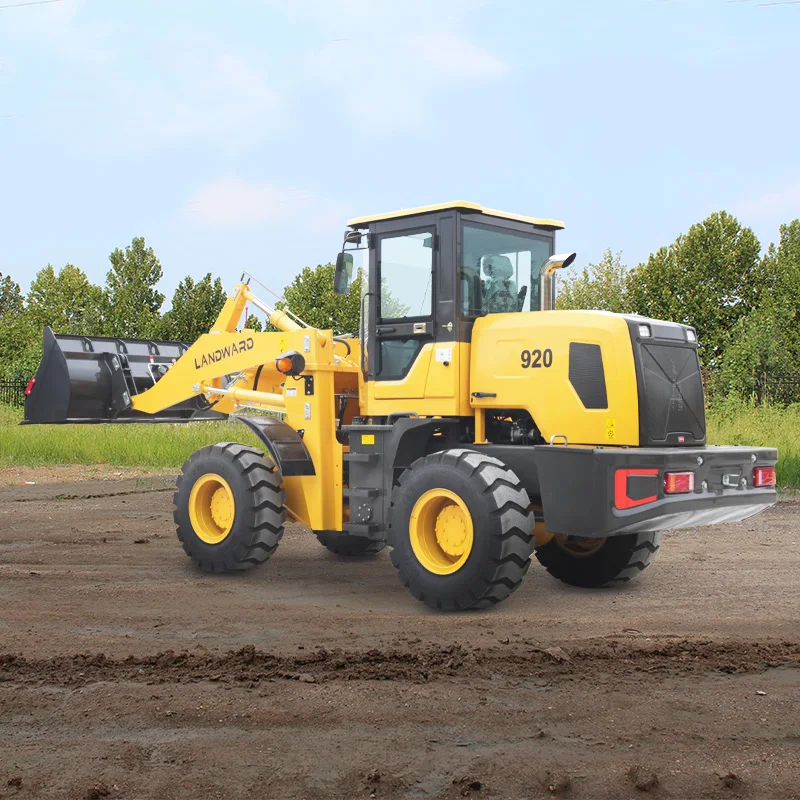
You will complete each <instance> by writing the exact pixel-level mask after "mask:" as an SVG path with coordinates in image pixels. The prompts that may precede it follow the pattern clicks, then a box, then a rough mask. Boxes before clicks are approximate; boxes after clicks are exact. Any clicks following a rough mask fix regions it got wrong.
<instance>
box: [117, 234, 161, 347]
mask: <svg viewBox="0 0 800 800" xmlns="http://www.w3.org/2000/svg"><path fill="white" fill-rule="evenodd" d="M108 259H109V261H110V262H111V269H110V270H109V271H108V274H107V275H106V285H105V326H104V327H105V333H106V335H107V336H120V337H134V338H150V337H153V336H157V335H158V330H159V325H160V322H161V318H160V316H159V310H160V309H161V305H162V304H163V302H164V295H163V294H161V292H159V291H158V289H157V288H156V286H157V285H158V282H159V281H160V280H161V277H162V275H163V272H162V269H161V262H160V261H159V260H158V259H157V258H156V254H155V253H154V252H153V248H152V247H147V244H146V243H145V240H144V238H143V237H136V238H134V239H133V240H132V241H131V243H130V245H128V247H126V248H125V250H120V249H119V248H117V249H116V250H114V252H113V253H111V255H110V256H109V257H108Z"/></svg>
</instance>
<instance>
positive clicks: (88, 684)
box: [0, 468, 800, 800]
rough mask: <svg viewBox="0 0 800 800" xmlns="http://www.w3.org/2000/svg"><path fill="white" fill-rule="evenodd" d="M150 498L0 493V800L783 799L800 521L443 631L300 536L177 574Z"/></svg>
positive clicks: (687, 551) (768, 526)
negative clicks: (216, 568) (232, 562)
mask: <svg viewBox="0 0 800 800" xmlns="http://www.w3.org/2000/svg"><path fill="white" fill-rule="evenodd" d="M87 478H89V479H87ZM57 479H60V481H59V482H58V483H54V481H56V480H57ZM171 480H172V479H171V478H170V477H169V476H150V477H143V476H141V475H138V474H134V475H131V473H130V472H128V473H127V474H125V473H123V474H122V475H116V474H114V471H111V470H106V471H104V472H102V473H97V472H94V473H89V474H85V473H81V471H80V470H79V469H75V468H73V469H71V470H70V471H69V472H65V473H62V474H59V472H58V471H55V470H52V469H51V470H46V471H36V470H27V471H24V474H23V472H18V473H14V472H13V471H5V472H4V473H3V474H2V475H0V798H3V799H4V798H10V797H13V798H76V799H79V800H82V799H83V798H92V799H93V800H99V798H105V797H108V798H159V799H163V800H170V799H171V798H192V800H198V799H199V798H202V799H204V798H245V797H246V798H251V797H252V798H373V797H375V798H395V797H398V798H399V797H409V798H458V797H473V798H538V797H553V796H559V797H560V796H564V797H572V798H601V797H611V798H630V797H646V796H651V797H670V798H697V797H714V798H727V797H730V798H791V797H794V798H800V580H799V578H800V505H799V504H796V503H782V504H780V505H779V506H778V507H777V508H776V509H773V510H772V511H770V512H768V513H767V514H764V515H762V516H761V517H758V518H755V519H753V520H750V521H748V522H745V523H741V524H738V525H725V526H720V527H717V528H705V529H697V530H686V531H679V532H675V533H671V534H668V535H667V536H666V538H665V542H664V546H663V547H662V549H661V551H660V553H659V556H658V558H657V559H656V561H655V564H654V565H653V566H652V567H651V568H650V569H648V570H647V572H646V573H645V574H644V575H643V577H642V579H641V580H640V581H639V582H638V583H636V584H631V585H629V586H626V587H624V588H620V589H614V590H609V591H588V590H580V589H575V588H571V587H568V586H565V585H562V584H560V583H558V582H557V581H555V580H554V579H552V578H550V577H549V576H548V575H547V574H546V573H545V571H544V570H543V569H542V568H540V567H538V565H534V567H533V568H532V569H531V571H530V572H529V573H528V576H527V578H526V580H525V583H524V584H523V587H522V588H521V589H520V590H519V591H518V592H517V593H516V594H515V595H514V596H513V597H512V598H511V599H510V600H509V601H507V602H506V603H504V604H502V605H500V606H499V607H497V608H495V609H493V610H490V611H487V612H477V613H467V614H459V615H443V614H437V613H434V612H432V611H429V610H428V609H426V607H425V606H423V605H421V604H418V603H417V602H416V601H414V600H413V598H412V597H411V596H410V595H409V594H408V593H407V592H406V590H405V589H404V588H403V587H402V586H401V585H400V583H399V581H398V580H397V578H396V577H395V574H394V570H393V569H392V567H391V564H390V563H389V559H388V556H386V554H385V553H384V554H381V555H380V556H378V557H374V558H371V559H368V560H356V559H341V558H337V557H335V556H333V555H330V554H329V553H328V552H327V551H325V550H324V549H323V548H321V547H320V546H319V545H318V544H317V542H316V539H315V538H314V537H313V536H312V535H311V534H309V533H308V531H306V530H304V529H302V528H301V527H299V526H297V525H291V526H289V528H288V529H287V534H286V537H285V539H284V541H283V542H282V544H281V546H280V548H279V549H278V551H277V553H276V556H275V557H274V559H273V560H272V561H271V562H269V563H268V564H266V565H264V566H263V567H261V568H260V569H258V570H256V571H253V572H250V573H247V574H244V575H237V576H223V577H220V576H205V575H201V574H198V573H197V572H195V571H193V569H192V568H191V566H190V563H189V560H188V558H186V556H185V555H184V554H183V552H182V550H181V549H180V547H179V546H178V543H177V541H176V539H175V535H174V531H173V526H172V521H171Z"/></svg>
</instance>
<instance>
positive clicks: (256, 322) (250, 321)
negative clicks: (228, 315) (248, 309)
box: [244, 314, 264, 331]
mask: <svg viewBox="0 0 800 800" xmlns="http://www.w3.org/2000/svg"><path fill="white" fill-rule="evenodd" d="M244 327H245V328H249V329H250V330H251V331H263V330H264V326H263V325H262V324H261V320H260V319H259V318H258V317H257V316H256V315H255V314H248V315H247V320H246V321H245V323H244Z"/></svg>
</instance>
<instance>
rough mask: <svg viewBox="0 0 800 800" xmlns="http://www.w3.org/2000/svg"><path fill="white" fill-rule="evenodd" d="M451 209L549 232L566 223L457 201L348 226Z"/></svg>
mask: <svg viewBox="0 0 800 800" xmlns="http://www.w3.org/2000/svg"><path fill="white" fill-rule="evenodd" d="M450 209H459V210H461V211H468V212H470V213H473V214H486V215H487V216H490V217H502V218H504V219H513V220H516V221H518V222H528V223H530V224H531V225H536V226H537V227H538V228H545V229H547V230H560V229H561V228H563V227H564V223H563V222H559V221H558V220H556V219H540V218H539V217H525V216H523V215H522V214H510V213H508V212H507V211H498V210H497V209H494V208H484V207H483V206H479V205H478V204H477V203H469V202H467V201H466V200H456V201H454V202H452V203H437V204H435V205H432V206H419V207H418V208H403V209H401V210H400V211H392V212H390V213H388V214H370V215H369V216H366V217H355V218H354V219H351V220H350V221H349V222H348V223H347V225H348V227H350V228H366V227H367V226H368V225H369V223H370V222H379V221H380V220H386V219H400V218H401V217H413V216H415V215H417V214H429V213H431V212H432V211H448V210H450Z"/></svg>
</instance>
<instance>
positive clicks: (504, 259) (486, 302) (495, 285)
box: [481, 255, 519, 314]
mask: <svg viewBox="0 0 800 800" xmlns="http://www.w3.org/2000/svg"><path fill="white" fill-rule="evenodd" d="M481 271H482V272H483V274H484V275H485V276H486V280H485V282H484V285H483V309H484V311H485V313H487V314H504V313H506V312H509V311H517V310H518V309H519V303H518V300H517V282H516V281H515V280H514V278H513V277H512V276H513V275H514V267H513V265H512V264H511V259H510V258H509V257H508V256H498V255H489V256H483V257H482V258H481Z"/></svg>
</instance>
